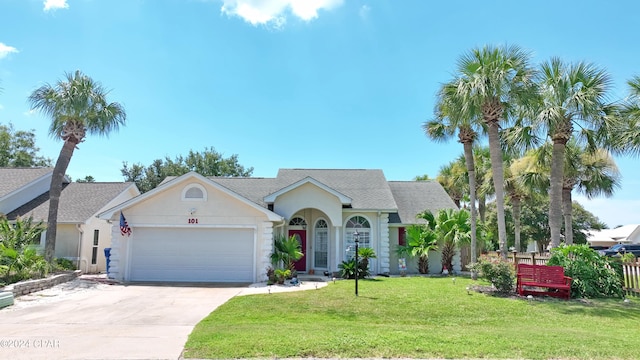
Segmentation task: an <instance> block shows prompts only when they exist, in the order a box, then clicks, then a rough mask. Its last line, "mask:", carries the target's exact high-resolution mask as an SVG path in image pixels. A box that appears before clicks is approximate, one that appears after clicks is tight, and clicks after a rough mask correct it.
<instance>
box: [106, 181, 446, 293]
mask: <svg viewBox="0 0 640 360" xmlns="http://www.w3.org/2000/svg"><path fill="white" fill-rule="evenodd" d="M442 208H453V209H455V208H456V206H455V204H454V203H453V201H452V200H451V199H450V197H449V196H448V195H447V193H446V192H445V191H444V189H443V188H442V187H441V186H440V184H438V183H437V182H435V181H424V182H423V181H420V182H414V181H406V182H394V181H392V182H389V181H387V180H386V179H385V176H384V174H383V172H382V171H381V170H320V169H281V170H280V171H279V172H278V175H277V177H275V178H228V177H225V178H221V177H211V178H207V177H204V176H201V175H199V174H197V173H194V172H191V173H188V174H185V175H182V176H180V177H172V178H168V179H166V180H165V181H164V182H163V183H162V184H160V185H159V186H158V187H156V188H155V189H153V190H151V191H149V192H147V193H144V194H142V195H140V196H138V197H135V198H133V199H130V200H127V201H125V202H124V203H122V204H119V205H117V206H115V207H113V208H111V209H109V210H107V211H104V212H102V213H101V214H100V215H99V217H100V218H101V219H104V220H108V221H111V223H112V224H113V228H112V233H111V235H112V239H111V244H112V245H111V246H112V250H111V259H110V260H111V266H110V271H109V276H110V277H112V278H115V279H119V280H124V281H185V282H254V281H264V280H266V272H267V269H268V268H269V267H270V266H271V262H270V255H271V253H272V251H273V240H274V238H275V237H277V236H279V235H284V236H295V237H297V238H298V239H299V241H300V242H301V244H302V249H303V253H304V257H303V258H302V259H301V260H300V261H298V262H297V263H296V269H297V270H298V271H299V272H301V273H309V272H310V270H313V271H314V272H315V273H317V274H322V273H324V272H325V271H328V272H331V273H333V272H336V271H338V265H339V264H340V263H342V261H345V260H348V259H350V258H352V257H353V255H354V252H355V243H354V233H355V232H356V230H357V232H358V233H359V234H360V237H359V239H360V246H366V247H371V248H373V249H374V250H375V252H376V254H377V259H372V260H371V262H370V266H371V271H372V273H374V274H378V273H383V274H389V273H391V274H393V273H398V262H397V256H396V255H395V250H396V248H397V245H398V243H399V242H401V241H402V239H403V233H404V227H405V226H408V225H410V224H414V223H416V222H417V220H416V215H417V214H418V213H420V212H422V211H424V210H426V209H429V210H431V211H433V212H436V211H438V210H439V209H442ZM121 213H122V214H123V215H124V217H125V218H126V221H127V223H128V226H129V227H130V229H131V234H130V235H126V234H125V235H122V233H121V230H120V226H119V222H120V214H121ZM438 263H439V260H438ZM438 266H439V265H438V264H436V266H434V268H436V267H438ZM439 270H440V269H439V268H438V269H437V271H439Z"/></svg>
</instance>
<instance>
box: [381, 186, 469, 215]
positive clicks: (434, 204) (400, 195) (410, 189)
mask: <svg viewBox="0 0 640 360" xmlns="http://www.w3.org/2000/svg"><path fill="white" fill-rule="evenodd" d="M389 187H390V188H391V192H392V193H393V197H394V198H395V200H396V204H398V213H397V214H391V215H390V216H389V222H390V223H401V224H415V223H424V220H417V219H416V215H417V214H419V213H421V212H423V211H425V210H430V211H431V212H433V213H434V214H435V213H436V212H438V211H439V210H440V209H457V206H456V204H455V203H454V202H453V200H451V197H449V195H448V194H447V192H446V191H445V190H444V189H443V188H442V186H441V185H440V184H439V183H438V182H437V181H434V180H428V181H389Z"/></svg>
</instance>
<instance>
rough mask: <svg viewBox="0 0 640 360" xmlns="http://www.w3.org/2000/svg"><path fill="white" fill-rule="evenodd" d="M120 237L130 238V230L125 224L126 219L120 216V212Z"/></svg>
mask: <svg viewBox="0 0 640 360" xmlns="http://www.w3.org/2000/svg"><path fill="white" fill-rule="evenodd" d="M120 235H122V236H125V235H127V236H131V228H130V227H129V224H127V219H125V218H124V215H122V211H120Z"/></svg>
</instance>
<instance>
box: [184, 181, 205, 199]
mask: <svg viewBox="0 0 640 360" xmlns="http://www.w3.org/2000/svg"><path fill="white" fill-rule="evenodd" d="M182 200H186V201H205V200H207V191H206V190H205V188H204V186H202V185H200V184H189V185H187V186H185V188H184V189H183V190H182Z"/></svg>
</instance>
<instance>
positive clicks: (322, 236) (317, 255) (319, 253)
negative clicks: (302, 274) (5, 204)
mask: <svg viewBox="0 0 640 360" xmlns="http://www.w3.org/2000/svg"><path fill="white" fill-rule="evenodd" d="M313 243H314V244H313V245H314V246H313V267H315V268H319V269H326V268H327V267H328V261H329V226H328V225H327V222H326V221H324V220H322V219H321V220H318V222H316V226H315V228H314V232H313Z"/></svg>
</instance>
